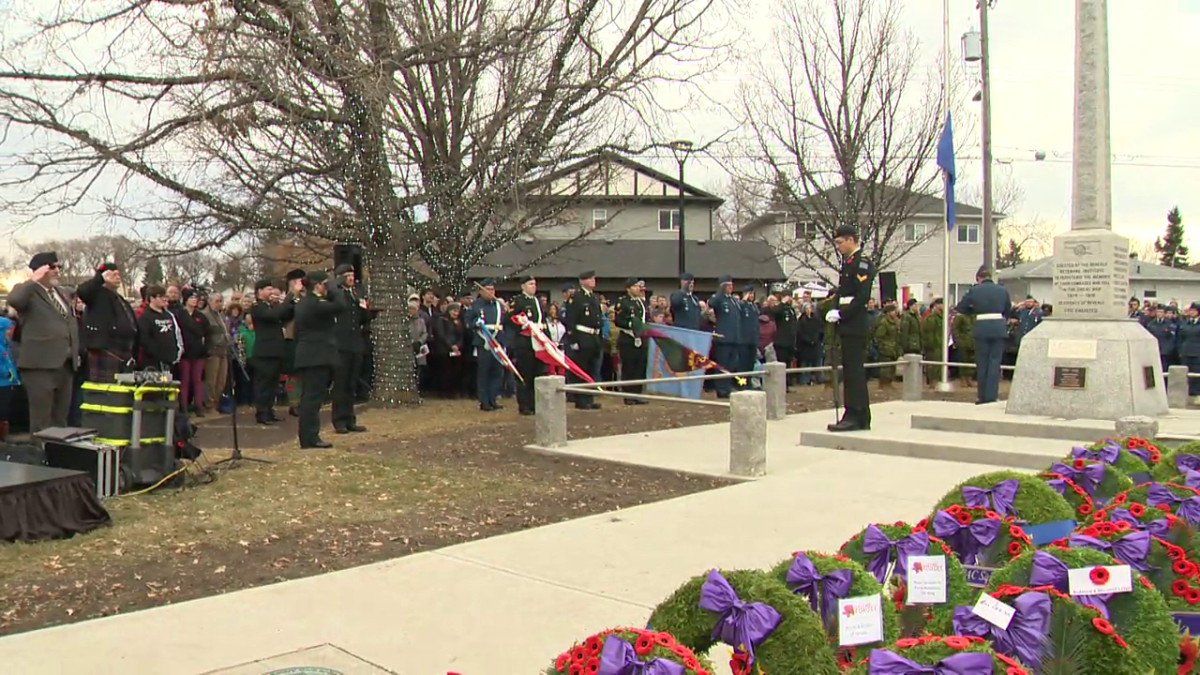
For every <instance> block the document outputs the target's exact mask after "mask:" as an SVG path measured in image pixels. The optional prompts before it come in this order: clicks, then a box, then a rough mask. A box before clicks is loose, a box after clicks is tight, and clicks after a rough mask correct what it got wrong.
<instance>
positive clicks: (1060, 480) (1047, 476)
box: [1039, 473, 1098, 521]
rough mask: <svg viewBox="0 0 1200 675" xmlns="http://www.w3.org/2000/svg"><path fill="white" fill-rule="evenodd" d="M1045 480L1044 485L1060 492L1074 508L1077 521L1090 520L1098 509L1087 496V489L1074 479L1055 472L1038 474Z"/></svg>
mask: <svg viewBox="0 0 1200 675" xmlns="http://www.w3.org/2000/svg"><path fill="white" fill-rule="evenodd" d="M1039 478H1041V479H1042V480H1044V481H1046V485H1048V486H1050V488H1051V489H1053V490H1054V491H1055V492H1059V491H1060V490H1061V491H1062V492H1060V493H1059V494H1061V495H1062V498H1063V499H1065V500H1066V502H1067V503H1068V504H1070V505H1071V508H1072V509H1074V511H1075V513H1076V514H1078V515H1076V519H1077V521H1087V520H1091V519H1092V518H1093V517H1094V516H1095V514H1096V511H1097V510H1098V509H1097V508H1096V503H1095V502H1094V501H1092V498H1091V497H1090V496H1088V493H1087V490H1084V489H1083V488H1082V487H1080V486H1079V484H1077V483H1076V482H1075V481H1073V480H1071V479H1069V478H1064V477H1062V476H1060V475H1059V474H1057V473H1043V474H1041V476H1039Z"/></svg>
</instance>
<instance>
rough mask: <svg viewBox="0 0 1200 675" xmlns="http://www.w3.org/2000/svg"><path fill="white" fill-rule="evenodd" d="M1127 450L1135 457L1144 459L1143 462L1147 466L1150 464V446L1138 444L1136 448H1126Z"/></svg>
mask: <svg viewBox="0 0 1200 675" xmlns="http://www.w3.org/2000/svg"><path fill="white" fill-rule="evenodd" d="M1126 451H1127V452H1128V453H1129V454H1131V455H1133V456H1134V457H1137V458H1138V459H1140V460H1142V462H1143V463H1144V464H1145V465H1146V466H1150V449H1149V448H1143V447H1141V446H1138V447H1136V448H1126Z"/></svg>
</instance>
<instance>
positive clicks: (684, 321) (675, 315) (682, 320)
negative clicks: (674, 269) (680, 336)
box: [671, 272, 700, 330]
mask: <svg viewBox="0 0 1200 675" xmlns="http://www.w3.org/2000/svg"><path fill="white" fill-rule="evenodd" d="M695 286H696V277H694V276H692V274H691V273H690V272H684V273H683V274H680V275H679V290H677V291H675V292H674V293H672V294H671V318H672V319H674V322H675V323H674V325H675V326H678V327H680V328H687V329H689V330H700V301H699V300H697V299H696V296H695V295H692V289H693V288H695Z"/></svg>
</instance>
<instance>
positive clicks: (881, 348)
mask: <svg viewBox="0 0 1200 675" xmlns="http://www.w3.org/2000/svg"><path fill="white" fill-rule="evenodd" d="M871 343H872V344H873V345H875V353H876V354H878V355H879V360H880V361H895V360H897V359H899V358H900V317H898V316H893V315H892V314H884V315H882V316H880V317H879V319H878V320H877V321H876V322H875V325H874V326H872V328H871ZM895 377H896V366H881V367H880V368H879V386H881V387H890V386H892V380H894V379H895Z"/></svg>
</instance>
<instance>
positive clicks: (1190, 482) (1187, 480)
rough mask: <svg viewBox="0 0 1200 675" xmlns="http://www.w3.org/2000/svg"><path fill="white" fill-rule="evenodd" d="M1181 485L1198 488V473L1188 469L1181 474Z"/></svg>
mask: <svg viewBox="0 0 1200 675" xmlns="http://www.w3.org/2000/svg"><path fill="white" fill-rule="evenodd" d="M1183 484H1184V485H1186V486H1187V487H1190V488H1193V489H1195V488H1200V471H1195V470H1192V469H1188V470H1187V471H1184V472H1183Z"/></svg>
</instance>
